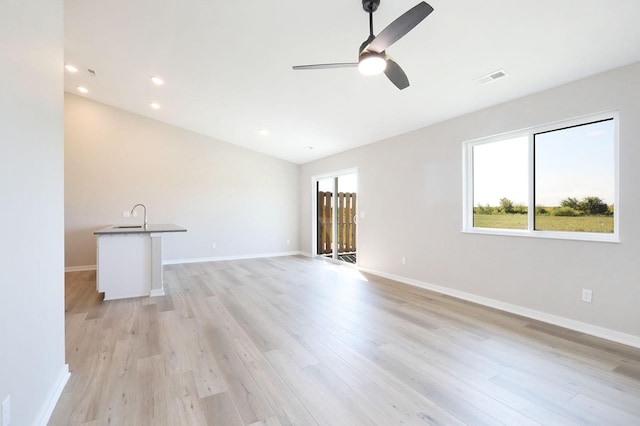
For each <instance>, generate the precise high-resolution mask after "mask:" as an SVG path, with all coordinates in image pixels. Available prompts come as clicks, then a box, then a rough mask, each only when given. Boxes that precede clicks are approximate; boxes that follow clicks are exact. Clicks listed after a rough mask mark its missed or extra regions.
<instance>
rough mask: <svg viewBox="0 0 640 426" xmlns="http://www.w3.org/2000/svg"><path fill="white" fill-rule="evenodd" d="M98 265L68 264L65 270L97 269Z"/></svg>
mask: <svg viewBox="0 0 640 426" xmlns="http://www.w3.org/2000/svg"><path fill="white" fill-rule="evenodd" d="M95 270H96V265H84V266H67V267H65V268H64V271H65V272H80V271H95Z"/></svg>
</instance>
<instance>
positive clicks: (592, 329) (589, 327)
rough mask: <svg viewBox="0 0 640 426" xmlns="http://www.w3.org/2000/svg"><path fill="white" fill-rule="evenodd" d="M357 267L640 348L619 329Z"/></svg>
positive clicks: (638, 341) (639, 339)
mask: <svg viewBox="0 0 640 426" xmlns="http://www.w3.org/2000/svg"><path fill="white" fill-rule="evenodd" d="M358 269H359V270H361V271H363V272H368V273H370V274H373V275H377V276H380V277H383V278H388V279H391V280H394V281H399V282H402V283H405V284H409V285H412V286H415V287H420V288H424V289H427V290H431V291H435V292H437V293H441V294H446V295H447V296H452V297H455V298H457V299H462V300H467V301H469V302H474V303H477V304H479V305H484V306H488V307H490V308H495V309H498V310H501V311H505V312H509V313H512V314H516V315H520V316H523V317H526V318H530V319H534V320H538V321H542V322H546V323H548V324H553V325H557V326H560V327H564V328H568V329H570V330H574V331H578V332H580V333H585V334H590V335H592V336H596V337H600V338H603V339H606V340H611V341H612V342H616V343H622V344H623V345H628V346H633V347H635V348H640V336H634V335H632V334H626V333H621V332H619V331H615V330H610V329H608V328H604V327H599V326H596V325H593V324H588V323H585V322H581V321H576V320H572V319H570V318H565V317H561V316H557V315H553V314H549V313H546V312H542V311H537V310H535V309H529V308H525V307H522V306H518V305H512V304H510V303H505V302H501V301H499V300H495V299H490V298H488V297H483V296H477V295H475V294H471V293H467V292H464V291H459V290H454V289H451V288H447V287H443V286H439V285H435V284H430V283H426V282H423V281H418V280H414V279H411V278H406V277H402V276H399V275H393V274H387V273H385V272H380V271H376V270H374V269H369V268H365V267H359V268H358Z"/></svg>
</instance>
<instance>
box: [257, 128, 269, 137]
mask: <svg viewBox="0 0 640 426" xmlns="http://www.w3.org/2000/svg"><path fill="white" fill-rule="evenodd" d="M258 134H259V135H261V136H267V135H268V134H269V131H268V130H267V129H258Z"/></svg>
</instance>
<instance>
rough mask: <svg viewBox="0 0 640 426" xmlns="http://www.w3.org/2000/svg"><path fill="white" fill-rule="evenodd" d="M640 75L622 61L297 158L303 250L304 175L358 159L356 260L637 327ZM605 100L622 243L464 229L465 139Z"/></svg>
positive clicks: (577, 111)
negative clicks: (613, 125)
mask: <svg viewBox="0 0 640 426" xmlns="http://www.w3.org/2000/svg"><path fill="white" fill-rule="evenodd" d="M639 75H640V64H635V65H631V66H628V67H625V68H621V69H618V70H613V71H610V72H607V73H604V74H600V75H596V76H593V77H590V78H587V79H584V80H581V81H577V82H574V83H571V84H567V85H564V86H561V87H558V88H555V89H552V90H548V91H545V92H541V93H538V94H534V95H531V96H528V97H525V98H522V99H518V100H515V101H512V102H509V103H506V104H503V105H498V106H495V107H492V108H489V109H485V110H482V111H478V112H475V113H472V114H469V115H466V116H462V117H459V118H455V119H452V120H449V121H446V122H442V123H439V124H436V125H432V126H429V127H426V128H422V129H419V130H416V131H414V132H411V133H408V134H404V135H401V136H398V137H394V138H391V139H387V140H384V141H380V142H378V143H375V144H371V145H368V146H364V147H361V148H357V149H354V150H351V151H348V152H345V153H342V154H338V155H335V156H332V157H329V158H326V159H322V160H319V161H316V162H312V163H308V164H305V165H303V166H302V167H301V173H300V205H301V208H300V248H301V250H302V251H305V252H311V244H312V230H311V219H310V218H311V214H312V213H311V197H312V195H311V193H312V189H311V177H312V176H313V175H318V174H322V173H327V172H331V171H333V170H341V169H346V168H350V167H357V168H358V171H359V180H358V192H359V195H358V201H359V210H360V211H361V212H362V211H364V212H365V213H366V216H365V218H362V217H361V218H360V222H359V243H358V254H359V264H360V266H361V267H364V268H368V269H370V270H374V271H377V272H380V273H383V274H386V275H391V276H394V277H400V278H403V279H405V280H406V281H412V282H414V283H418V284H419V283H425V284H428V285H436V286H442V287H443V288H444V289H446V290H447V291H448V292H450V293H453V294H455V293H457V292H463V293H464V294H466V295H472V296H474V297H477V298H478V299H479V300H482V299H483V298H486V299H490V300H492V301H496V302H498V303H497V304H500V303H504V304H509V305H511V306H516V307H519V308H521V311H522V312H524V313H527V312H528V313H530V312H532V311H535V312H541V313H544V314H546V315H549V318H552V316H557V317H560V318H562V319H568V320H570V321H576V322H580V323H584V324H588V325H593V326H596V327H602V328H603V329H606V330H612V331H614V332H618V333H622V334H624V335H625V336H629V335H630V337H631V338H632V339H631V340H634V336H635V337H639V338H640V309H638V306H637V303H638V301H640V268H638V267H637V264H638V261H639V259H640V226H638V224H637V223H635V221H636V220H637V217H638V214H637V212H640V191H639V190H638V184H639V183H640V167H638V165H639V164H640V143H639V142H638V141H640V119H638V118H639V117H640V83H639V82H640V80H638V76H639ZM496 84H500V83H496ZM614 109H618V110H619V111H620V202H619V205H617V206H616V211H617V212H618V213H619V214H620V236H621V240H622V242H621V243H620V244H616V243H595V242H583V241H567V240H549V239H537V238H523V237H504V236H492V235H477V234H463V233H461V229H462V143H463V142H464V141H466V140H470V139H474V138H480V137H485V136H490V135H495V134H499V133H504V132H509V131H513V130H518V129H522V128H527V127H532V126H536V125H540V124H546V123H551V122H554V121H559V120H564V119H569V118H574V117H579V116H582V115H587V114H592V113H596V112H601V111H607V110H614ZM398 206H404V207H403V208H399V207H398ZM403 256H406V258H407V263H406V265H402V264H401V261H400V259H401V257H403ZM582 288H590V289H592V290H593V303H591V304H588V303H584V302H581V301H580V294H581V289H582ZM472 299H473V298H472ZM494 305H495V303H494ZM560 322H561V321H560ZM614 334H615V333H614ZM617 337H620V336H617ZM623 337H624V336H623ZM623 340H624V339H623ZM638 342H640V339H635V340H634V343H635V344H638Z"/></svg>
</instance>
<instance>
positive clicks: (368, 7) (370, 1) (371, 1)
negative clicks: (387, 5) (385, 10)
mask: <svg viewBox="0 0 640 426" xmlns="http://www.w3.org/2000/svg"><path fill="white" fill-rule="evenodd" d="M379 5H380V0H362V8H363V9H364V11H365V12H367V13H369V12H375V11H376V10H378V6H379Z"/></svg>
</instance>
